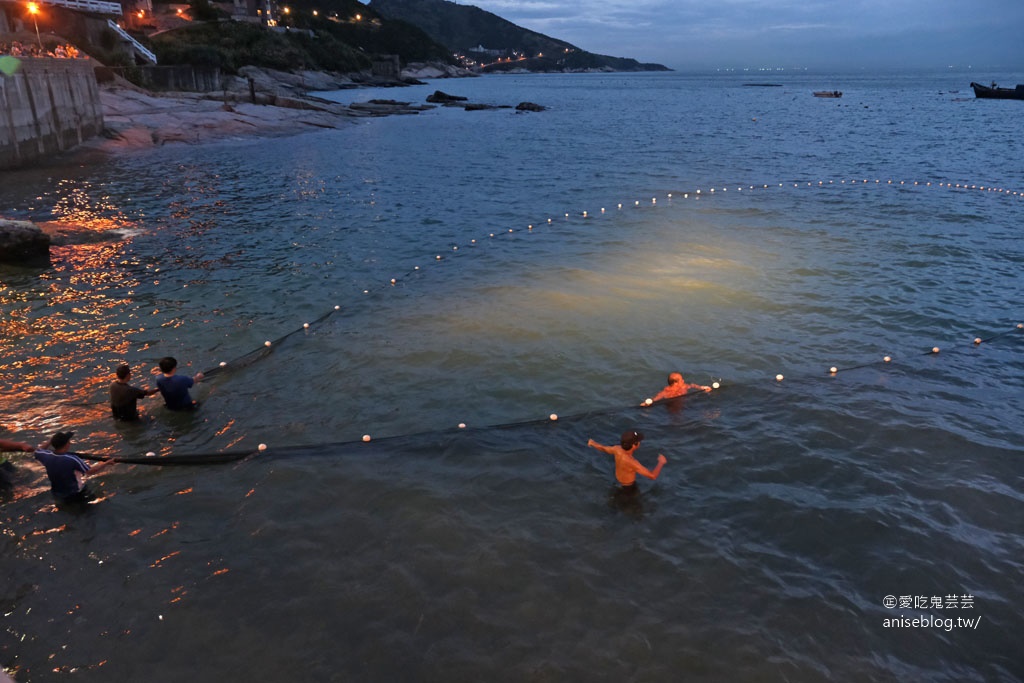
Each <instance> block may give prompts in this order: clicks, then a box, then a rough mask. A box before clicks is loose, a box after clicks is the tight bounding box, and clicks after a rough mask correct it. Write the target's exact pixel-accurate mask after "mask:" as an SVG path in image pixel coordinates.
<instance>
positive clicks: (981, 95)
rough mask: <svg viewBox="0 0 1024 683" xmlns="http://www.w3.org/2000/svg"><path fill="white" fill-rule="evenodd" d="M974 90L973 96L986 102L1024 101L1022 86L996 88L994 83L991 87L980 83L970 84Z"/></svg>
mask: <svg viewBox="0 0 1024 683" xmlns="http://www.w3.org/2000/svg"><path fill="white" fill-rule="evenodd" d="M971 87H972V88H973V89H974V96H975V97H977V98H978V99H986V100H1024V85H1021V84H1018V85H1017V87H1016V88H998V87H996V84H995V81H993V82H992V85H991V86H988V85H982V84H981V83H971Z"/></svg>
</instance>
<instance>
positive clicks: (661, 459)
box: [636, 453, 668, 479]
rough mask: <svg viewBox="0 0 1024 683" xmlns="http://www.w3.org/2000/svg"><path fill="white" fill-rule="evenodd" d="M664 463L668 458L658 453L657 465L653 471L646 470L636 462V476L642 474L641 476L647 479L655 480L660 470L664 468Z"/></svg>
mask: <svg viewBox="0 0 1024 683" xmlns="http://www.w3.org/2000/svg"><path fill="white" fill-rule="evenodd" d="M666 462H668V458H666V457H665V456H664V455H662V454H661V453H658V464H657V466H656V467H655V468H654V470H653V471H652V470H649V469H647V468H646V467H644V466H643V465H641V464H640V463H639V462H637V463H636V473H637V474H642V475H643V476H645V477H647V478H648V479H657V478H658V475H659V474H661V468H662V467H664V466H665V463H666Z"/></svg>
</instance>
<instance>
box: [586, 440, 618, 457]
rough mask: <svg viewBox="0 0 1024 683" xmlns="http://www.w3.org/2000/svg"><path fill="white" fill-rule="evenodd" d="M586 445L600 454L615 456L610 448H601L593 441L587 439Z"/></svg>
mask: <svg viewBox="0 0 1024 683" xmlns="http://www.w3.org/2000/svg"><path fill="white" fill-rule="evenodd" d="M587 445H588V446H590V447H591V448H596V449H597V450H599V451H601V452H602V453H607V454H608V455H615V452H614V451H613V450H612V449H611V446H602V445H601V444H599V443H598V442H596V441H594V440H593V439H587Z"/></svg>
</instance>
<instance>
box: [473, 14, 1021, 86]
mask: <svg viewBox="0 0 1024 683" xmlns="http://www.w3.org/2000/svg"><path fill="white" fill-rule="evenodd" d="M458 4H460V5H476V6H477V7H480V8H481V9H485V10H487V11H488V12H493V13H494V14H497V15H498V16H500V17H502V18H504V19H507V20H509V21H511V22H513V23H515V24H518V25H520V26H523V27H525V28H529V29H531V30H534V31H538V32H540V33H543V34H545V35H548V36H551V37H553V38H559V39H562V40H566V41H568V42H570V43H572V44H573V45H576V46H577V47H580V48H582V49H584V50H588V51H590V52H597V53H599V54H606V55H612V56H615V57H632V58H635V59H638V60H640V61H642V62H657V63H661V64H664V65H666V66H668V67H671V68H673V69H706V68H720V67H726V68H729V67H738V68H742V67H750V68H758V67H780V66H781V67H787V68H791V67H809V68H815V67H823V68H836V67H844V68H845V67H848V68H851V69H858V68H861V67H868V68H878V67H886V66H891V67H893V68H918V67H922V68H945V67H947V66H955V67H963V68H966V67H990V68H991V67H995V68H1000V69H1001V70H1003V71H1021V70H1024V33H1022V30H1024V0H800V1H799V2H795V1H793V0H776V1H774V2H773V1H771V0H769V1H767V2H765V1H764V0H716V1H711V2H709V1H707V0H701V1H700V2H697V1H696V0H472V1H470V0H458ZM485 47H486V46H485ZM1020 80H1021V82H1024V76H1022V77H1021V79H1020Z"/></svg>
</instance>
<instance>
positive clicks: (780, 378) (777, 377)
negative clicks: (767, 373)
mask: <svg viewBox="0 0 1024 683" xmlns="http://www.w3.org/2000/svg"><path fill="white" fill-rule="evenodd" d="M783 379H784V378H783V376H782V375H775V381H776V382H781V381H782V380H783Z"/></svg>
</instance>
